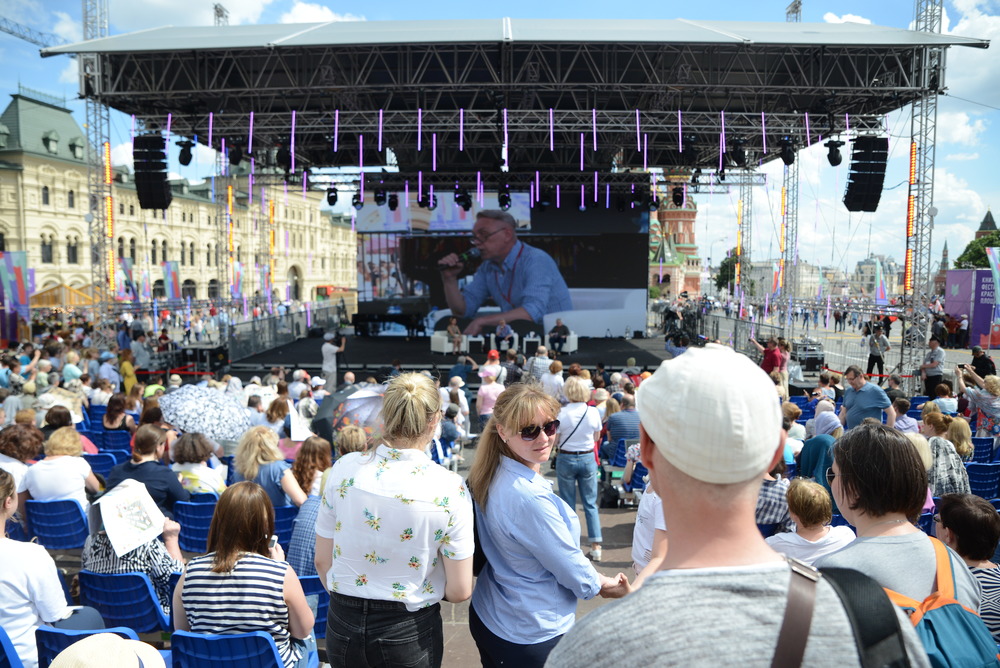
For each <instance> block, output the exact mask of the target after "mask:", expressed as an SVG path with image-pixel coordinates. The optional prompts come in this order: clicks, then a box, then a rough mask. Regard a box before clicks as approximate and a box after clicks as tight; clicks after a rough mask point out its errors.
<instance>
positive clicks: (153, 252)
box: [150, 239, 159, 266]
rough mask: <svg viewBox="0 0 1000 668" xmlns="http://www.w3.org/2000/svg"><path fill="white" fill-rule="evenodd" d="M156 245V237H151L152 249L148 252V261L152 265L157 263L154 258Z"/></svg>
mask: <svg viewBox="0 0 1000 668" xmlns="http://www.w3.org/2000/svg"><path fill="white" fill-rule="evenodd" d="M156 246H157V243H156V239H153V244H152V251H151V252H150V262H151V263H152V264H153V266H156V265H157V264H159V263H158V262H157V260H156Z"/></svg>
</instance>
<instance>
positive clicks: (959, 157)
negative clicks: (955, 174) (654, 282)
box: [944, 153, 979, 162]
mask: <svg viewBox="0 0 1000 668" xmlns="http://www.w3.org/2000/svg"><path fill="white" fill-rule="evenodd" d="M944 159H945V160H955V161H958V162H968V161H970V160H979V154H978V153H951V154H949V155H946V156H944Z"/></svg>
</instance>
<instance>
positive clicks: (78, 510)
mask: <svg viewBox="0 0 1000 668" xmlns="http://www.w3.org/2000/svg"><path fill="white" fill-rule="evenodd" d="M24 512H25V514H26V515H27V517H28V528H29V530H30V531H31V533H33V534H34V535H35V537H36V538H37V539H38V542H39V544H41V545H43V546H44V547H45V549H47V550H78V549H80V548H82V547H83V543H84V541H85V540H87V536H88V534H89V533H90V531H89V529H88V525H87V516H86V514H84V512H83V506H81V505H80V502H79V501H77V500H76V499H59V500H54V501H39V500H37V499H30V500H28V501H26V502H25V504H24Z"/></svg>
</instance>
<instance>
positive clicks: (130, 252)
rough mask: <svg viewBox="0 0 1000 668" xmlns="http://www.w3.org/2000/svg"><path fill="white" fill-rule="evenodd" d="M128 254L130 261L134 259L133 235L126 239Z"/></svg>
mask: <svg viewBox="0 0 1000 668" xmlns="http://www.w3.org/2000/svg"><path fill="white" fill-rule="evenodd" d="M128 256H129V257H130V258H132V262H135V261H136V255H135V237H132V238H131V239H129V240H128Z"/></svg>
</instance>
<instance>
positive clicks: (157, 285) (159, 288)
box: [153, 278, 167, 299]
mask: <svg viewBox="0 0 1000 668" xmlns="http://www.w3.org/2000/svg"><path fill="white" fill-rule="evenodd" d="M153 296H154V297H156V298H157V299H163V298H164V297H166V296H167V291H166V290H164V289H163V279H162V278H161V279H159V280H156V281H153Z"/></svg>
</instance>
